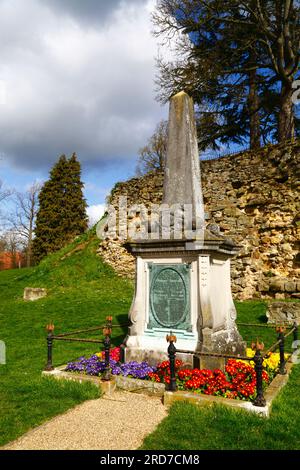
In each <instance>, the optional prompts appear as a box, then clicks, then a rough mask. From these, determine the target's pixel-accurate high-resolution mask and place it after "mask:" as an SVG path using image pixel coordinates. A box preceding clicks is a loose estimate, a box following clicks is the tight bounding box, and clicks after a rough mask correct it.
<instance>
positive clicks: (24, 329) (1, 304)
mask: <svg viewBox="0 0 300 470" xmlns="http://www.w3.org/2000/svg"><path fill="white" fill-rule="evenodd" d="M98 244H99V240H98V239H97V238H96V237H95V236H94V235H93V234H92V233H90V234H88V235H85V236H84V237H81V238H80V239H79V240H77V242H76V243H74V244H73V245H71V246H68V247H67V248H66V249H65V250H62V251H60V252H59V253H56V254H55V255H53V256H51V257H49V258H47V259H46V260H45V262H43V263H42V264H41V265H40V266H39V267H37V268H30V269H22V270H13V271H2V272H1V273H0V340H2V341H4V342H5V344H6V354H7V364H6V365H0V402H1V408H0V430H1V431H0V445H3V444H4V443H6V442H8V441H10V440H12V439H15V438H16V437H18V436H20V435H21V434H23V433H24V432H25V431H27V430H28V429H30V428H32V427H34V426H36V425H39V424H40V423H42V422H44V421H45V420H47V419H49V418H51V417H52V416H54V415H56V414H59V413H62V412H64V411H65V410H67V409H68V408H70V407H72V406H74V405H76V404H78V403H80V402H82V401H84V400H87V399H92V398H96V397H98V396H99V389H98V388H96V387H95V386H93V385H91V384H89V383H85V384H79V383H73V382H64V381H63V382H57V381H56V380H54V379H51V378H42V377H41V370H42V369H43V367H44V365H45V363H46V340H45V338H46V331H45V325H46V324H47V323H48V322H49V321H50V320H51V321H53V322H54V324H55V326H56V330H55V331H56V333H61V332H64V331H70V330H74V329H79V328H85V327H87V328H88V327H91V326H97V325H101V324H103V322H104V320H105V317H106V316H107V315H113V317H114V320H115V321H116V322H118V323H122V322H123V323H124V322H126V321H127V313H128V309H129V306H130V302H131V299H132V293H133V286H132V283H131V282H128V281H126V280H122V279H120V278H119V277H117V276H116V275H115V274H114V273H113V271H112V270H111V269H110V268H109V267H108V266H106V265H104V264H103V263H102V262H101V260H100V259H99V258H98V257H96V254H95V252H96V248H97V246H98ZM78 246H79V247H81V249H80V250H79V251H76V247H78ZM74 249H75V251H74ZM67 253H71V254H70V256H66V257H65V258H64V255H66V254H67ZM62 258H64V259H62ZM24 287H47V288H48V289H49V296H48V297H47V298H45V299H40V300H38V301H35V302H24V301H23V300H22V295H23V289H24ZM97 335H98V336H100V332H99V333H95V334H94V337H97ZM124 335H125V330H122V329H119V330H115V331H114V341H115V343H116V344H118V343H119V342H120V340H121V339H123V338H124ZM90 337H92V336H90ZM96 349H97V346H96ZM93 352H95V345H89V344H84V343H69V342H56V343H55V347H54V363H55V364H57V365H58V364H62V363H65V362H67V361H69V360H71V359H74V358H77V357H78V356H80V355H82V354H90V353H93Z"/></svg>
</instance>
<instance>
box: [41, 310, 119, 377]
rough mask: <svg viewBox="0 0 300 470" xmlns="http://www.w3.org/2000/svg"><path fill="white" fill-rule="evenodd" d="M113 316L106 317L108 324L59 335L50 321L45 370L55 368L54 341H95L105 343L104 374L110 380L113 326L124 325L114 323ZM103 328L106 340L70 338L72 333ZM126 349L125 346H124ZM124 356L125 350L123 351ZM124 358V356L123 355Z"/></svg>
mask: <svg viewBox="0 0 300 470" xmlns="http://www.w3.org/2000/svg"><path fill="white" fill-rule="evenodd" d="M112 320H113V317H112V316H108V317H106V324H105V325H104V327H103V326H102V327H93V328H87V329H84V330H77V331H72V332H69V333H62V334H59V335H54V334H53V332H54V324H53V322H50V323H49V324H48V325H47V326H46V330H47V363H46V365H45V368H44V370H45V371H51V370H53V369H54V366H53V341H54V340H57V341H70V342H73V341H74V342H80V343H94V344H104V357H105V369H104V374H103V380H110V375H111V373H110V361H109V357H110V347H111V333H112V327H113V326H120V327H122V326H123V325H113V324H112ZM100 329H102V332H103V335H104V340H100V339H99V340H98V339H86V338H73V337H71V338H70V335H75V334H80V333H85V332H88V331H97V330H100ZM123 349H124V348H123ZM123 356H124V351H123ZM123 360H124V357H123Z"/></svg>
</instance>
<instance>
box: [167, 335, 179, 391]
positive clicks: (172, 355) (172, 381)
mask: <svg viewBox="0 0 300 470" xmlns="http://www.w3.org/2000/svg"><path fill="white" fill-rule="evenodd" d="M166 339H167V341H168V343H170V344H169V347H168V355H169V361H170V384H169V391H170V392H176V388H177V386H176V375H175V360H176V347H175V345H174V343H176V339H177V338H176V336H175V335H172V332H171V334H170V335H167V337H166Z"/></svg>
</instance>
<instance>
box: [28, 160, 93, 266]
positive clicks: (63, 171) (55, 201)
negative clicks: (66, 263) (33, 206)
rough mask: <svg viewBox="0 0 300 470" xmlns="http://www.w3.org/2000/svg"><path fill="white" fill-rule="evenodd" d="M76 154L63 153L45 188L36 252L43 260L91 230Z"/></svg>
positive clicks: (38, 221)
mask: <svg viewBox="0 0 300 470" xmlns="http://www.w3.org/2000/svg"><path fill="white" fill-rule="evenodd" d="M82 190H83V183H82V182H81V168H80V163H79V162H78V160H77V158H76V155H75V154H73V155H72V156H71V158H69V159H68V158H66V156H65V155H62V156H61V157H60V158H59V160H58V162H57V163H56V164H55V165H54V167H53V168H52V170H51V172H50V178H49V180H48V181H46V182H45V183H44V185H43V187H42V188H41V191H40V194H39V210H38V213H37V217H36V228H35V238H34V240H33V255H34V258H35V260H36V261H40V260H41V259H42V258H44V257H45V256H46V255H47V254H49V253H52V252H54V251H56V250H59V249H60V248H62V247H63V246H65V245H66V244H67V243H69V242H70V241H72V240H73V239H74V237H75V236H76V235H80V234H81V233H83V232H84V231H85V230H86V229H87V215H86V206H87V205H86V201H85V199H84V197H83V191H82Z"/></svg>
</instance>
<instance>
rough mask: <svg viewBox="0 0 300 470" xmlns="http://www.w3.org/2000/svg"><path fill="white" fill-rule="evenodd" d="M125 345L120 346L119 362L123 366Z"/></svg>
mask: <svg viewBox="0 0 300 470" xmlns="http://www.w3.org/2000/svg"><path fill="white" fill-rule="evenodd" d="M125 348H126V346H125V344H123V343H122V344H120V362H121V364H124V362H125Z"/></svg>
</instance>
